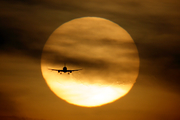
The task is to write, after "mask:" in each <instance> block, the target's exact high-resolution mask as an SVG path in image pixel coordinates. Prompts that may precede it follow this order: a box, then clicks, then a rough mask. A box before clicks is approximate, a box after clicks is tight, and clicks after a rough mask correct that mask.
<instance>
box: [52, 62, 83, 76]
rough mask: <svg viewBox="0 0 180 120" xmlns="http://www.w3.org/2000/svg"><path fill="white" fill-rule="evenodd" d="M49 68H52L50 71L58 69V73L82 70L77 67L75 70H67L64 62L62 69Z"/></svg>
mask: <svg viewBox="0 0 180 120" xmlns="http://www.w3.org/2000/svg"><path fill="white" fill-rule="evenodd" d="M49 70H52V71H58V73H60V74H62V72H64V73H66V72H68V74H69V73H72V72H74V71H79V70H82V69H77V70H68V69H67V67H66V64H64V67H63V69H62V70H58V69H49Z"/></svg>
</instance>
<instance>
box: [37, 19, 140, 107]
mask: <svg viewBox="0 0 180 120" xmlns="http://www.w3.org/2000/svg"><path fill="white" fill-rule="evenodd" d="M64 62H66V63H67V68H68V69H79V68H82V69H83V70H81V71H75V72H73V73H71V74H67V73H62V74H59V73H58V72H57V71H51V70H49V68H50V69H52V68H53V69H62V68H63V65H64ZM41 71H42V75H43V77H44V79H45V81H46V83H47V85H48V86H49V88H50V89H51V90H52V91H53V92H54V94H56V95H57V96H58V97H59V98H61V99H63V100H65V101H67V102H68V103H70V104H74V105H78V106H83V107H96V106H101V105H104V104H107V103H111V102H113V101H115V100H117V99H119V98H121V97H122V96H124V95H125V94H127V93H128V92H129V91H130V89H131V88H132V86H133V84H134V83H135V81H136V78H137V76H138V72H139V56H138V51H137V48H136V45H135V44H134V41H133V39H132V38H131V36H130V35H129V34H128V33H127V32H126V31H125V30H124V29H123V28H122V27H120V26H119V25H117V24H115V23H114V22H112V21H109V20H107V19H104V18H98V17H83V18H78V19H74V20H71V21H69V22H66V23H64V24H63V25H61V26H60V27H58V28H57V29H56V30H55V31H54V32H53V33H52V34H51V36H50V37H49V39H48V40H47V42H46V44H45V45H44V48H43V53H42V57H41Z"/></svg>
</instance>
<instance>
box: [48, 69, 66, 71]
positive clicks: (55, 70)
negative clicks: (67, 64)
mask: <svg viewBox="0 0 180 120" xmlns="http://www.w3.org/2000/svg"><path fill="white" fill-rule="evenodd" d="M49 70H52V71H58V72H63V70H58V69H49Z"/></svg>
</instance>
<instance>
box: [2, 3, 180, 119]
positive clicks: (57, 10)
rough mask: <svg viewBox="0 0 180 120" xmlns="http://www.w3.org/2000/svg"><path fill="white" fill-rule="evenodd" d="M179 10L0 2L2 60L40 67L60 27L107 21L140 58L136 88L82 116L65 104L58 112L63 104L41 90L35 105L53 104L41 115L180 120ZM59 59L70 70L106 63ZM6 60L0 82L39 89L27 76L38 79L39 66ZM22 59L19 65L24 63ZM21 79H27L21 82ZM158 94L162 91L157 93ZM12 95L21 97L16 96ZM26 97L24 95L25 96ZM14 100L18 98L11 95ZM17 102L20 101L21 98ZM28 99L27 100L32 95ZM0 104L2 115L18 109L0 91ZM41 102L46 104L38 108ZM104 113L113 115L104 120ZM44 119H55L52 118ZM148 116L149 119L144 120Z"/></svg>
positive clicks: (171, 5)
mask: <svg viewBox="0 0 180 120" xmlns="http://www.w3.org/2000/svg"><path fill="white" fill-rule="evenodd" d="M179 5H180V1H179V0H153V1H152V0H145V1H144V0H125V1H119V0H89V1H84V0H76V1H73V0H51V1H50V0H25V1H24V0H16V1H14V0H1V1H0V17H1V19H0V23H1V24H0V53H1V54H2V55H5V54H7V55H13V56H14V55H15V56H17V55H22V56H27V57H30V58H32V59H33V60H38V61H40V58H41V53H42V49H43V46H44V44H45V42H46V40H47V39H48V37H49V36H50V35H51V33H52V32H53V31H54V30H55V29H56V28H57V27H59V26H60V25H62V24H63V23H65V22H67V21H69V20H72V19H75V18H79V17H85V16H97V17H102V18H107V19H109V20H112V21H113V22H115V23H117V24H119V25H120V26H122V27H123V28H124V29H126V30H127V31H128V32H129V33H130V35H131V36H132V38H133V39H134V41H135V43H136V45H137V49H138V51H139V56H140V74H139V77H138V79H137V82H136V84H135V86H134V87H135V88H133V90H132V91H131V92H130V94H128V96H127V97H126V98H124V99H121V100H120V101H117V102H115V103H114V104H113V105H114V106H108V105H107V106H105V107H103V108H102V109H101V108H97V109H88V110H87V112H85V111H84V109H82V108H77V107H74V106H73V107H72V106H71V107H70V105H69V106H68V104H65V102H64V103H63V107H62V104H61V103H59V102H58V101H59V99H57V100H55V101H56V102H55V103H54V99H55V97H54V98H53V100H49V99H50V98H51V97H52V96H53V95H52V96H50V98H49V97H45V96H46V93H44V90H43V91H41V92H42V93H41V94H38V95H39V96H40V95H42V94H43V93H44V94H45V95H44V97H41V99H38V100H37V101H38V102H37V103H39V104H40V105H41V106H43V108H46V107H44V105H45V104H46V105H48V104H49V102H48V100H49V101H51V102H52V103H51V104H50V105H49V106H48V107H47V108H46V109H44V110H47V109H49V108H50V110H51V109H53V110H54V111H53V112H54V114H57V115H59V114H60V113H59V109H60V112H61V117H62V119H65V118H71V119H73V116H71V115H69V114H70V113H71V114H72V115H76V116H78V118H84V117H83V116H82V114H80V113H84V115H87V116H88V115H89V117H88V118H87V117H86V118H87V119H91V118H92V119H93V118H96V119H98V118H97V117H96V115H99V117H100V118H107V119H109V120H110V119H111V118H108V116H106V117H102V115H104V114H107V115H110V116H111V117H112V118H114V119H116V118H118V119H122V118H124V119H127V120H128V119H131V118H130V117H129V118H128V117H127V116H134V117H135V118H137V119H141V118H142V119H148V118H149V119H150V118H152V119H167V120H168V119H178V118H180V117H179V116H178V113H177V112H178V111H179V108H180V106H178V101H179V90H180V89H179V88H180V87H179V85H180V82H179V78H180V74H179V73H180V57H179V56H180V35H179V33H180V13H179V11H180V7H179ZM107 44H109V43H107ZM114 44H116V43H114ZM47 52H51V51H47ZM61 57H63V60H65V61H67V62H68V63H70V64H74V65H78V64H83V65H84V66H87V67H94V68H95V66H98V67H100V66H106V63H104V62H102V61H91V60H87V59H82V58H81V59H74V58H68V57H65V56H63V55H62V56H61ZM8 59H9V60H10V61H9V63H11V64H9V66H8V65H6V66H3V65H4V63H6V62H7V59H3V58H2V57H1V69H0V73H1V82H2V81H3V82H7V83H8V84H9V83H11V82H12V81H14V82H13V83H17V84H18V83H19V84H22V86H29V85H30V86H34V85H35V86H36V87H34V88H36V89H39V86H41V85H42V83H41V84H39V83H38V84H35V83H36V82H37V81H38V80H39V79H42V78H41V77H38V78H39V79H34V78H31V77H34V74H33V75H30V74H26V73H31V72H32V73H33V72H37V71H38V72H39V73H38V74H40V66H38V67H37V68H36V69H28V68H29V67H30V66H31V65H32V64H33V62H27V61H25V62H24V64H23V65H19V64H17V63H21V60H19V59H18V60H15V61H13V59H14V58H8ZM11 59H12V61H11ZM22 59H23V60H24V58H23V57H22ZM32 59H31V60H32ZM59 60H60V59H59V58H57V59H55V60H54V61H55V62H59ZM16 62H17V63H16ZM14 64H16V65H15V67H16V68H13V71H11V70H12V66H13V65H14ZM38 64H39V62H38ZM36 66H37V65H36ZM25 67H26V70H27V69H28V70H27V71H25V69H24V68H25ZM17 68H18V69H17ZM17 70H18V71H17ZM9 71H10V72H9ZM22 72H23V75H24V76H23V77H19V78H18V77H17V75H19V76H20V75H22ZM17 73H18V74H17ZM6 75H9V76H13V77H14V76H16V78H14V79H6V78H5V77H4V76H6ZM26 77H28V79H24V78H26ZM33 80H34V81H35V82H34V81H33ZM19 81H24V82H19ZM27 81H28V82H27ZM8 84H7V85H6V86H8ZM11 85H14V84H12V83H11V84H9V89H12V88H11ZM46 87H47V86H45V88H46ZM141 88H142V89H141ZM156 88H158V89H156ZM161 89H162V90H164V91H163V92H161ZM13 90H14V89H13ZM25 91H26V90H25ZM34 91H37V90H34ZM47 91H48V90H47ZM47 91H46V92H47ZM157 91H158V92H157ZM17 93H19V94H21V91H17ZM33 93H35V92H33ZM26 94H27V95H29V93H26ZM38 95H37V96H38ZM48 95H49V94H48ZM15 96H17V95H16V94H15ZM22 96H25V93H24V94H22ZM29 96H31V97H32V95H29ZM37 96H34V101H36V97H37ZM0 99H1V100H0V105H2V106H3V107H1V108H0V111H1V112H2V111H3V112H6V113H14V112H16V108H17V106H16V103H14V101H13V100H12V95H9V96H8V95H6V92H5V91H4V90H1V94H0ZM29 99H31V98H29ZM29 99H27V100H24V101H26V103H27V104H28V103H29V102H30V103H31V104H34V103H36V102H34V101H33V102H31V101H29ZM46 99H48V100H46ZM150 100H151V101H153V102H151V101H150ZM24 101H23V102H24ZM42 101H45V102H44V103H42ZM127 101H128V103H127ZM142 101H143V102H142ZM162 101H164V103H162ZM57 104H58V108H57V106H56V105H57ZM64 104H65V105H64ZM119 104H121V105H122V106H121V105H119ZM29 106H30V107H29V109H30V110H32V109H34V110H35V107H34V106H31V105H29ZM117 106H118V108H117ZM128 106H129V107H128ZM31 107H32V108H31ZM66 107H67V108H69V107H70V108H71V109H70V110H71V111H70V112H69V109H66ZM61 108H62V109H61ZM27 109H28V108H27ZM29 109H28V110H29ZM117 109H118V112H117ZM40 110H41V109H39V108H38V109H37V111H40ZM73 110H74V111H73ZM109 110H112V111H114V112H112V113H110V114H108V113H109ZM126 110H127V111H126ZM47 111H48V110H47ZM47 111H46V112H47ZM77 111H78V112H79V113H78V112H77ZM102 111H103V112H102ZM49 112H51V111H49ZM122 113H123V114H122ZM164 113H166V115H165V114H164ZM176 113H177V114H176ZM34 114H35V113H34ZM49 114H51V115H52V116H53V115H54V114H53V113H49ZM64 114H65V115H66V116H65V115H64ZM119 114H120V115H119ZM129 114H130V115H129ZM35 115H37V114H35ZM92 115H94V116H92ZM142 115H144V116H142ZM148 115H152V116H149V117H147V116H148ZM67 116H68V117H67ZM141 116H142V117H141ZM164 116H165V117H164Z"/></svg>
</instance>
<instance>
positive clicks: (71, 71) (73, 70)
mask: <svg viewBox="0 0 180 120" xmlns="http://www.w3.org/2000/svg"><path fill="white" fill-rule="evenodd" d="M79 70H82V69H77V70H67V72H72V71H79Z"/></svg>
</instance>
